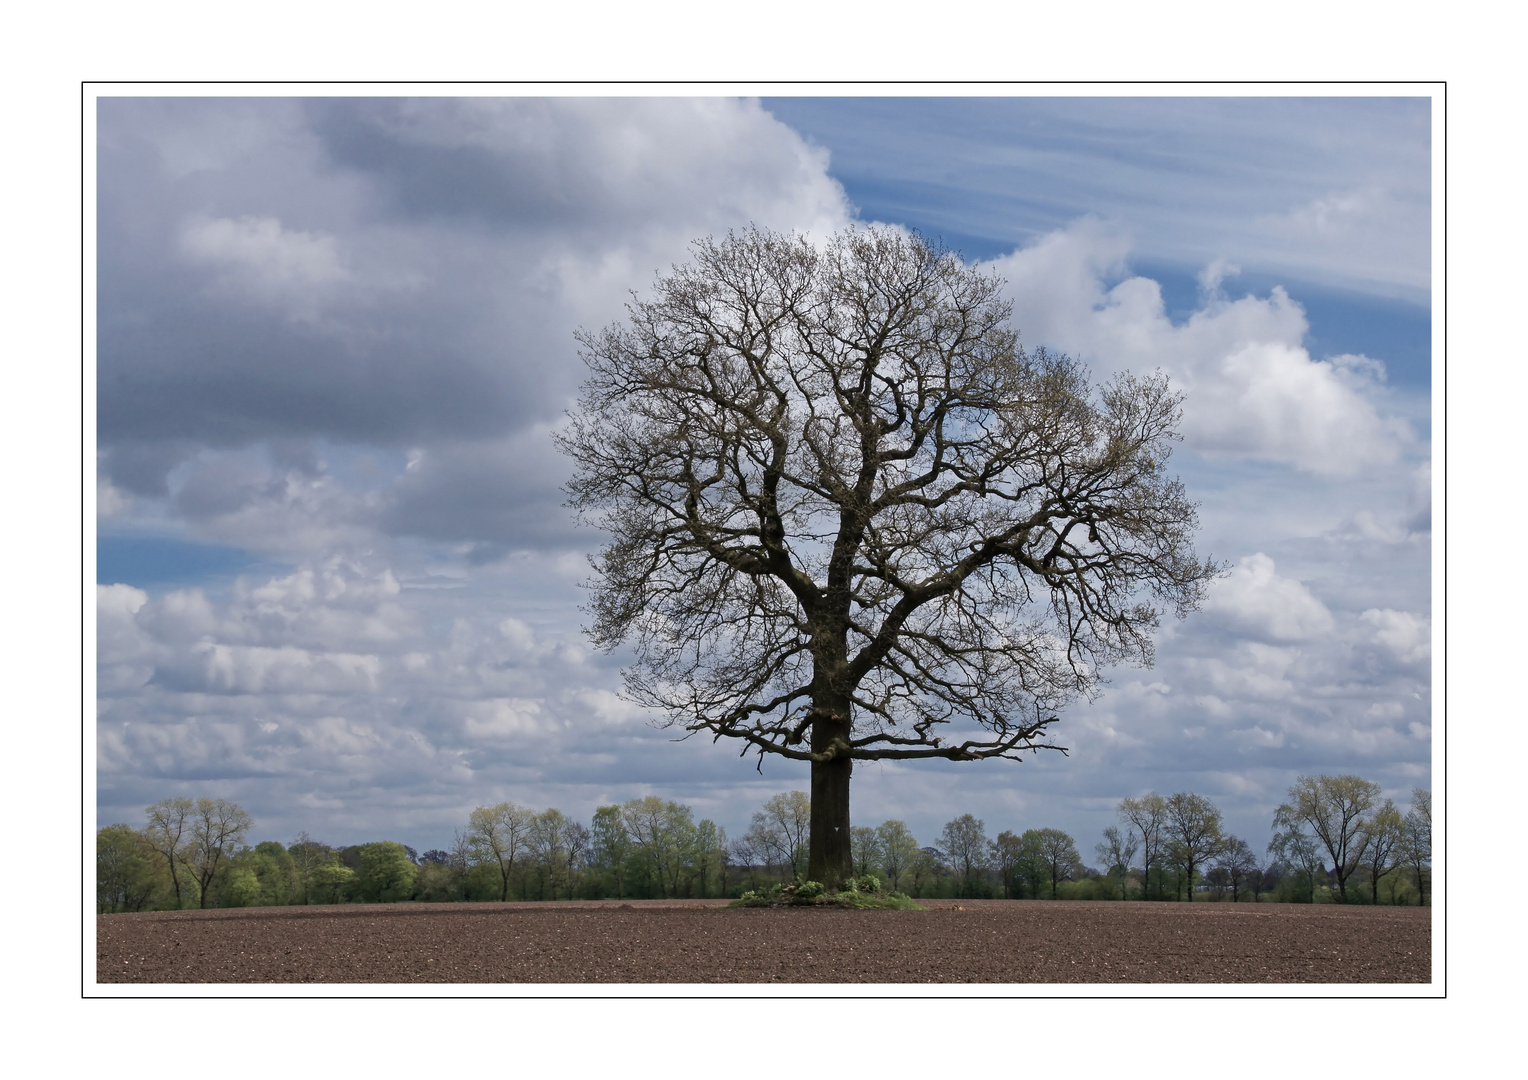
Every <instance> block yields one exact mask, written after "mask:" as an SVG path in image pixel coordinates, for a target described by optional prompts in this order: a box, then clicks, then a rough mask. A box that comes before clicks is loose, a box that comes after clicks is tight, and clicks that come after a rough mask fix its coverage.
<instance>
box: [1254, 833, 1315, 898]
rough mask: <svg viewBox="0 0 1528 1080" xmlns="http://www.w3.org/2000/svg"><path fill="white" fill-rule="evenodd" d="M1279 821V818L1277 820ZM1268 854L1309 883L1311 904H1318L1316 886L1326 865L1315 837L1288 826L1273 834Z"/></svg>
mask: <svg viewBox="0 0 1528 1080" xmlns="http://www.w3.org/2000/svg"><path fill="white" fill-rule="evenodd" d="M1275 821H1277V818H1276V819H1275ZM1268 853H1269V854H1270V855H1272V856H1274V857H1275V858H1277V859H1278V860H1279V861H1280V862H1281V863H1283V864H1284V865H1285V866H1287V867H1289V869H1290V870H1292V871H1293V872H1295V873H1296V874H1298V875H1300V877H1301V879H1302V880H1304V881H1305V882H1306V883H1307V889H1308V893H1309V902H1310V903H1315V902H1316V884H1317V882H1318V881H1319V880H1320V879H1321V878H1322V877H1323V876H1325V873H1326V864H1325V863H1324V862H1323V861H1322V855H1321V845H1320V843H1318V842H1317V840H1316V838H1315V837H1314V836H1311V835H1310V834H1309V833H1307V832H1305V831H1304V830H1303V829H1301V828H1299V826H1298V825H1288V826H1286V827H1285V828H1283V829H1280V830H1279V831H1277V832H1275V833H1274V834H1273V840H1272V842H1270V843H1269V845H1268Z"/></svg>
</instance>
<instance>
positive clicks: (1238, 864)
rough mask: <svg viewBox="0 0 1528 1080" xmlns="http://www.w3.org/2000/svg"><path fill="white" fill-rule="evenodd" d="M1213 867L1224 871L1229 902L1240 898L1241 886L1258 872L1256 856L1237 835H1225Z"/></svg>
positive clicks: (1246, 883)
mask: <svg viewBox="0 0 1528 1080" xmlns="http://www.w3.org/2000/svg"><path fill="white" fill-rule="evenodd" d="M1215 868H1216V869H1218V870H1223V871H1224V872H1225V875H1226V883H1227V884H1228V885H1229V886H1230V887H1231V902H1232V903H1233V904H1234V903H1236V902H1237V901H1238V900H1240V899H1241V890H1242V887H1243V886H1246V885H1249V884H1251V882H1252V878H1253V876H1254V875H1256V874H1257V873H1258V865H1257V856H1256V855H1255V854H1253V851H1252V848H1251V847H1250V846H1249V845H1248V844H1247V841H1245V840H1243V839H1242V838H1241V837H1239V836H1227V837H1226V838H1225V843H1224V844H1223V845H1222V846H1221V849H1220V852H1219V854H1218V855H1217V856H1216V858H1215Z"/></svg>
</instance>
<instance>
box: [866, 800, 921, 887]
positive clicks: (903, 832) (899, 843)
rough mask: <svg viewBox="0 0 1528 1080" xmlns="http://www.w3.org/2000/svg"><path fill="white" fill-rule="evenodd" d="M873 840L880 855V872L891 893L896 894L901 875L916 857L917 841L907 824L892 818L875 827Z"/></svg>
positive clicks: (900, 882)
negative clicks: (884, 877)
mask: <svg viewBox="0 0 1528 1080" xmlns="http://www.w3.org/2000/svg"><path fill="white" fill-rule="evenodd" d="M875 838H876V841H877V845H878V847H879V848H880V853H881V870H882V871H883V872H884V873H885V874H886V881H887V883H888V884H890V885H891V891H892V892H897V891H898V890H899V888H900V887H901V884H902V875H903V874H904V873H905V872H906V871H907V870H908V869H909V868H910V867H911V866H912V864H913V861H914V860H915V859H917V857H918V850H919V849H918V841H917V839H916V838H915V837H914V836H913V834H912V830H910V829H909V828H908V827H907V824H906V823H905V822H902V821H898V820H896V819H895V818H892V819H890V820H888V821H883V822H881V823H880V824H879V825H877V826H876V827H875Z"/></svg>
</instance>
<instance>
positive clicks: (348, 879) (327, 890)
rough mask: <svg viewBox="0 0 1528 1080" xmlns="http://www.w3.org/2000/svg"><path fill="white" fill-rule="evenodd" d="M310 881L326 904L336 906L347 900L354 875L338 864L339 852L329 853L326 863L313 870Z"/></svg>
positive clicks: (353, 883) (350, 870)
mask: <svg viewBox="0 0 1528 1080" xmlns="http://www.w3.org/2000/svg"><path fill="white" fill-rule="evenodd" d="M311 880H312V883H313V888H314V889H316V890H317V891H318V894H319V896H322V897H324V898H325V899H326V900H327V902H328V903H331V904H338V903H341V902H342V901H344V900H346V899H348V898H349V896H350V890H351V889H352V888H353V887H354V886H355V880H356V873H355V871H354V870H352V869H350V867H348V866H346V865H345V864H344V863H342V862H340V857H339V852H337V851H331V852H330V853H329V855H328V860H327V861H325V862H323V863H320V864H319V865H318V866H315V867H314V868H313V872H312V875H311Z"/></svg>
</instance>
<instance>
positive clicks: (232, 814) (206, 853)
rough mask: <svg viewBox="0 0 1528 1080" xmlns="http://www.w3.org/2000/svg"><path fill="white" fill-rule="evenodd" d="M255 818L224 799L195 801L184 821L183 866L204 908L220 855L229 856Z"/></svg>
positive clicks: (215, 874)
mask: <svg viewBox="0 0 1528 1080" xmlns="http://www.w3.org/2000/svg"><path fill="white" fill-rule="evenodd" d="M254 823H255V819H254V818H252V817H250V816H249V814H248V813H246V812H245V810H244V808H243V807H242V806H240V805H239V804H238V803H232V802H229V801H228V800H227V799H197V800H196V806H195V808H194V809H193V811H192V812H191V814H190V815H189V817H188V818H187V833H188V836H189V838H190V844H189V845H188V847H187V849H186V863H187V865H188V866H190V868H191V873H192V876H194V877H195V878H196V884H197V886H198V888H199V889H200V890H201V903H200V905H199V906H201V907H204V908H205V907H206V906H207V898H208V896H209V895H210V894H211V892H212V881H213V878H215V877H216V876H217V872H218V867H219V866H220V865H221V863H222V861H223V858H224V856H226V855H231V854H232V853H233V851H234V849H235V848H237V847H238V845H239V844H240V843H241V842H242V841H243V840H244V836H245V834H246V833H248V832H249V830H250V828H251V827H252V826H253V825H254Z"/></svg>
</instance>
